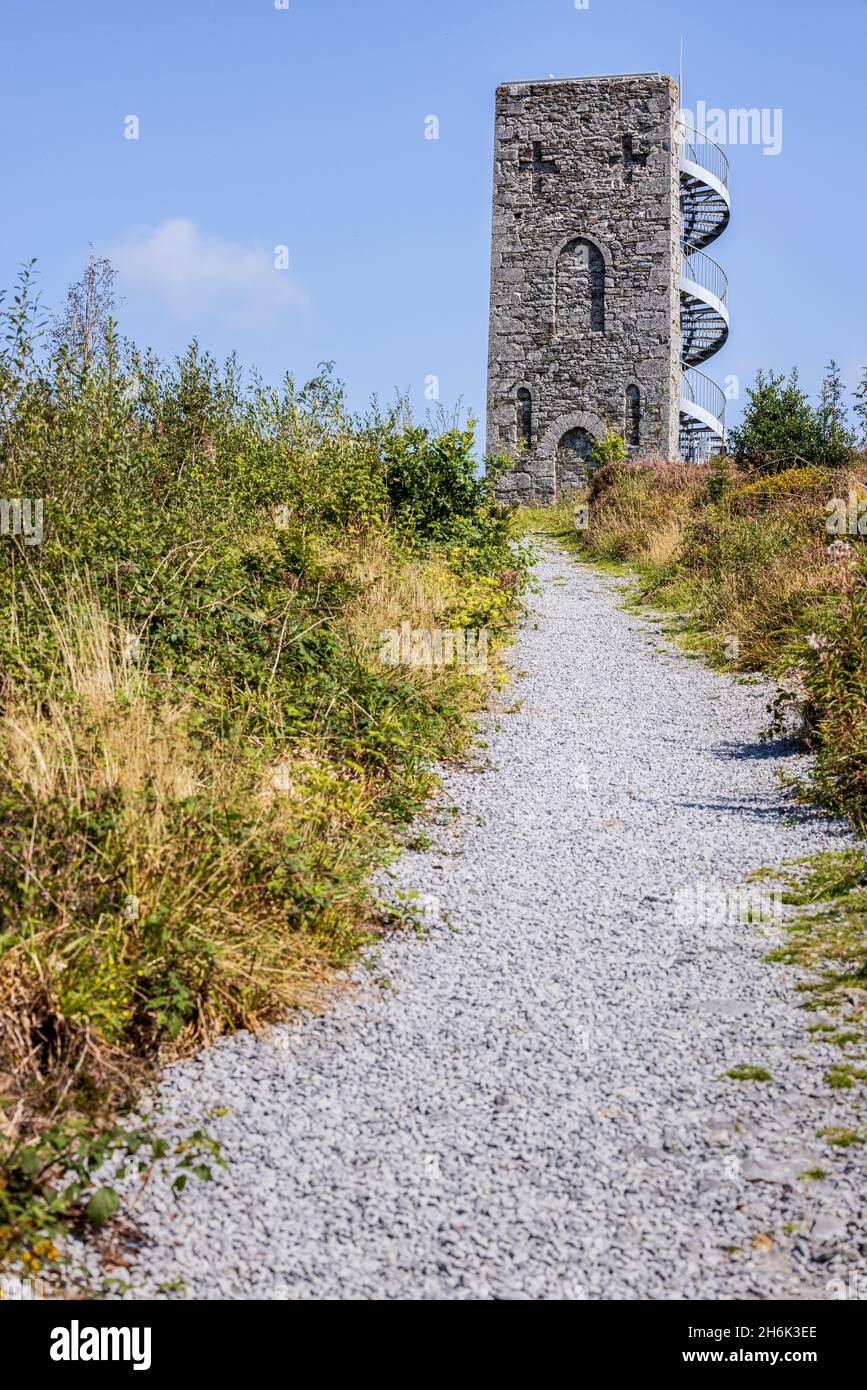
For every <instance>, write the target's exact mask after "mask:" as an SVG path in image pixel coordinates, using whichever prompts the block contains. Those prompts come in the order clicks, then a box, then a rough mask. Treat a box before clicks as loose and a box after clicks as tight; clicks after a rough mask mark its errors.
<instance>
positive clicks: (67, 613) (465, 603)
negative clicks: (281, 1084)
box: [0, 262, 526, 1269]
mask: <svg viewBox="0 0 867 1390" xmlns="http://www.w3.org/2000/svg"><path fill="white" fill-rule="evenodd" d="M29 281H30V275H29V272H28V273H25V275H24V276H23V277H22V281H21V283H20V285H19V287H18V289H17V291H16V292H15V294H14V296H13V299H12V301H11V304H10V306H9V307H8V308H7V309H6V310H5V311H4V317H3V332H2V336H3V337H4V343H3V346H2V349H0V400H2V422H0V495H2V497H3V498H4V499H7V500H9V499H30V501H31V502H33V501H35V500H36V499H39V500H41V503H42V519H41V531H42V534H41V537H39V538H38V539H37V537H36V522H35V515H36V513H35V508H32V507H31V509H30V515H29V521H28V513H27V511H26V510H25V511H24V513H23V515H24V524H22V525H21V526H19V528H18V530H19V534H17V535H16V534H12V532H13V530H14V529H15V528H14V526H13V524H12V513H11V512H10V514H9V518H8V524H7V525H6V526H5V527H4V530H5V532H6V534H4V535H3V536H2V537H0V671H2V687H0V741H2V752H0V917H2V930H0V1156H2V1178H0V1258H2V1256H3V1254H4V1253H5V1254H6V1255H7V1256H8V1257H9V1258H16V1259H20V1258H21V1257H22V1255H23V1258H24V1261H25V1264H28V1267H30V1268H31V1269H35V1268H36V1267H37V1266H38V1265H39V1264H40V1262H42V1263H43V1264H44V1262H45V1260H46V1258H47V1259H49V1260H50V1259H51V1258H53V1257H54V1255H55V1249H54V1246H53V1245H52V1239H53V1237H54V1235H56V1234H57V1232H58V1231H59V1230H62V1229H63V1228H64V1227H65V1226H66V1225H68V1224H69V1222H71V1221H74V1220H77V1219H78V1217H79V1216H80V1214H81V1209H82V1204H83V1203H84V1202H85V1201H86V1200H89V1201H90V1207H89V1214H90V1216H91V1217H93V1218H94V1219H97V1220H103V1219H104V1218H105V1217H106V1216H107V1215H109V1214H110V1213H111V1211H112V1210H113V1208H114V1205H115V1200H114V1198H113V1194H112V1193H111V1192H110V1191H107V1192H106V1191H104V1192H103V1193H102V1194H100V1198H99V1200H98V1201H97V1202H96V1204H95V1205H94V1203H93V1199H92V1197H89V1196H88V1184H87V1176H88V1173H89V1172H90V1171H91V1170H92V1169H94V1168H95V1167H96V1166H97V1165H98V1163H100V1162H102V1161H103V1160H104V1159H105V1158H106V1156H107V1155H111V1154H114V1155H115V1156H116V1157H120V1158H123V1159H131V1161H132V1162H133V1163H139V1164H140V1166H146V1165H145V1158H144V1157H143V1155H146V1159H147V1163H150V1162H151V1161H152V1159H153V1158H154V1157H162V1156H163V1151H162V1149H161V1148H160V1147H159V1146H157V1148H156V1150H154V1148H153V1144H152V1141H151V1140H150V1138H149V1137H148V1136H147V1135H146V1134H144V1133H142V1132H141V1131H139V1130H136V1131H134V1132H130V1133H128V1132H127V1131H125V1130H124V1129H123V1128H122V1127H118V1126H117V1125H115V1123H114V1119H113V1117H114V1116H115V1115H116V1114H117V1113H118V1112H119V1111H120V1112H122V1110H123V1108H124V1107H125V1106H126V1105H127V1104H128V1103H129V1102H130V1101H131V1100H133V1099H134V1098H135V1096H136V1093H137V1090H138V1088H139V1086H140V1084H141V1082H142V1081H143V1080H144V1079H145V1078H146V1077H147V1076H148V1074H149V1073H150V1072H151V1071H152V1070H153V1068H154V1066H155V1065H156V1063H157V1062H159V1061H160V1060H163V1059H166V1058H168V1057H171V1056H174V1055H177V1054H179V1053H182V1052H185V1051H189V1050H190V1049H193V1048H195V1047H197V1046H198V1045H200V1044H201V1043H203V1042H206V1041H208V1040H209V1039H211V1038H213V1037H214V1036H215V1035H217V1034H219V1033H221V1032H224V1031H226V1030H231V1029H235V1028H238V1027H241V1026H245V1027H255V1026H258V1025H260V1024H263V1023H265V1022H266V1021H268V1020H271V1019H276V1018H278V1017H280V1016H282V1015H283V1014H284V1013H285V1010H286V1009H287V1007H289V1006H292V1005H311V1004H315V1002H316V1000H317V999H318V997H319V996H320V994H321V990H322V986H323V985H324V984H327V983H328V982H329V980H330V979H331V978H332V977H333V972H334V970H335V968H336V967H339V966H342V965H345V964H346V963H347V961H349V960H350V959H351V958H352V956H353V953H354V952H355V951H356V950H357V948H358V946H359V944H360V943H362V942H363V941H365V940H368V939H370V936H371V934H375V933H377V932H380V931H382V930H383V928H384V927H386V926H388V925H389V924H392V925H393V924H395V923H396V922H398V923H399V921H400V920H401V918H403V919H404V920H406V921H410V920H411V919H412V906H411V904H407V908H406V912H405V913H403V912H401V911H400V910H397V909H395V908H394V907H393V906H392V907H391V908H385V907H384V906H383V905H381V904H379V903H378V902H377V901H376V900H375V898H374V897H373V895H372V893H371V890H370V887H369V874H370V871H371V869H372V867H373V866H375V865H377V864H380V863H382V862H383V861H385V860H386V859H387V858H388V856H389V854H390V853H392V851H393V849H394V847H395V845H396V844H397V843H399V841H400V839H401V835H402V833H403V832H402V830H401V828H402V827H405V826H406V825H407V824H408V822H409V821H410V820H411V818H412V816H413V813H414V812H415V811H416V809H417V808H418V807H419V805H420V804H421V803H422V801H423V800H424V798H425V797H426V796H428V795H429V794H430V793H431V791H432V789H433V786H434V778H433V774H432V772H431V770H430V768H431V762H432V760H434V759H437V758H448V757H453V756H455V755H458V754H460V753H461V751H462V750H463V749H465V748H466V746H467V744H468V741H469V740H470V738H471V728H472V726H471V722H470V719H469V715H470V714H471V713H472V711H473V710H475V709H477V708H478V707H479V706H480V704H481V703H482V701H483V698H484V695H485V691H486V689H487V687H488V686H489V684H490V682H491V681H492V680H496V679H497V676H496V659H495V651H496V645H497V641H498V639H502V638H503V637H504V636H505V635H506V634H507V632H508V629H509V625H510V623H511V622H512V621H513V619H514V617H515V615H516V612H517V607H518V603H519V595H520V591H521V588H522V584H523V581H524V576H525V570H526V561H525V557H524V555H523V552H522V550H521V548H520V546H518V547H516V546H515V545H514V544H513V543H512V542H511V540H510V530H509V522H508V518H507V516H506V514H505V513H504V512H503V511H502V509H500V508H499V507H498V506H497V505H496V504H495V503H494V502H493V501H492V498H491V495H490V493H489V485H488V484H487V483H486V482H483V481H479V480H478V479H477V477H476V469H475V464H474V461H473V458H472V450H473V435H472V429H471V426H468V427H465V428H462V427H457V426H452V425H449V424H444V425H443V426H442V427H440V428H432V427H429V426H420V425H416V424H414V423H413V422H412V421H411V419H410V418H409V416H408V413H407V411H406V409H405V407H403V406H402V405H399V406H398V407H396V408H394V409H392V410H389V411H386V412H381V411H379V410H378V409H375V408H374V409H373V410H371V412H370V413H369V414H368V415H367V416H366V417H364V418H357V417H355V416H353V415H352V414H351V413H350V412H349V411H348V410H347V407H346V404H345V401H344V398H343V394H342V390H341V387H340V385H339V384H338V383H336V382H335V381H334V379H333V378H332V376H331V373H330V371H329V370H328V369H324V370H323V371H322V373H321V374H320V375H319V376H318V377H317V378H316V379H314V380H312V381H310V382H308V383H307V384H306V385H305V386H304V387H303V388H300V389H299V388H296V386H295V385H294V383H293V381H292V380H291V378H289V377H287V378H286V380H285V381H284V382H283V384H282V386H281V387H280V388H279V389H275V388H273V387H271V386H267V385H265V384H264V383H263V382H261V381H259V380H257V379H256V378H255V377H253V378H252V379H250V380H249V381H247V382H245V380H244V379H243V378H242V373H241V372H240V370H239V368H238V366H237V364H236V363H235V362H234V361H233V360H230V361H228V362H227V363H226V365H225V366H224V367H223V368H221V369H220V368H218V367H217V365H216V364H215V362H214V361H213V360H212V359H211V358H210V357H209V356H208V355H207V354H206V353H203V352H201V351H200V350H199V348H198V346H197V345H196V344H195V343H193V344H192V345H191V347H190V348H189V350H188V351H187V352H186V354H185V355H184V356H183V357H181V358H179V359H178V360H177V361H175V362H174V363H172V364H170V365H166V364H163V363H161V362H158V361H157V360H156V359H155V358H154V357H153V356H152V355H151V354H149V353H142V352H140V351H138V350H137V349H136V348H135V347H134V346H133V345H131V344H129V343H125V342H122V341H120V340H119V339H118V336H117V333H116V329H115V326H114V322H113V319H112V317H111V303H110V297H111V296H110V291H111V271H110V268H109V267H107V266H106V265H105V264H104V263H99V262H92V263H91V265H90V267H89V268H88V273H87V275H86V276H85V279H84V281H83V282H82V284H81V285H80V286H77V287H74V289H73V291H71V293H70V300H69V304H68V305H67V309H66V313H65V315H64V316H61V318H60V319H57V320H55V321H54V322H53V324H47V325H40V322H39V311H38V308H37V306H36V305H35V304H34V300H33V296H32V293H31V289H30V283H29ZM43 326H44V327H45V328H46V329H47V330H48V331H47V332H46V333H45V334H42V333H41V327H43ZM442 629H448V630H452V629H456V630H458V632H459V633H460V634H465V633H467V632H469V634H470V637H471V638H472V639H473V641H470V642H469V643H468V645H469V646H473V650H474V651H475V654H476V656H478V651H479V642H478V633H479V631H480V630H481V631H482V632H483V633H484V637H485V639H486V640H488V639H489V645H488V648H487V656H488V664H487V666H486V665H485V662H484V661H479V660H477V661H476V662H475V663H474V664H473V663H469V662H468V663H466V664H464V665H461V664H459V662H458V661H457V660H454V661H453V662H452V664H437V662H436V661H435V660H434V659H433V658H426V656H425V654H426V653H430V652H431V650H433V651H434V652H436V651H438V650H439V649H440V648H439V647H438V646H437V642H436V635H437V633H441V631H442ZM404 630H405V631H407V632H411V633H412V635H413V642H414V643H416V637H417V634H418V633H419V632H420V633H421V634H422V637H423V638H424V640H420V641H419V642H418V643H416V645H414V647H413V657H412V660H411V662H407V660H406V652H405V650H404V647H403V646H401V644H400V643H399V642H398V644H397V646H395V643H394V641H393V635H394V633H395V632H402V631H404ZM389 634H391V636H389ZM430 634H434V637H433V642H431V640H430V636H429V635H430ZM425 635H427V636H425ZM473 643H474V645H473ZM440 645H441V644H440ZM385 649H388V650H390V651H391V652H392V653H393V652H394V651H395V650H396V651H398V653H399V654H400V653H403V655H402V656H399V658H398V659H396V660H395V658H394V656H393V655H392V656H391V657H389V658H388V659H384V650H385ZM457 649H458V651H460V650H463V648H462V647H461V645H460V643H458V648H457ZM210 1147H211V1146H209V1141H208V1139H207V1135H206V1134H205V1133H202V1134H198V1135H196V1136H193V1137H192V1141H191V1143H190V1146H189V1148H188V1149H187V1150H185V1151H183V1152H182V1153H179V1154H178V1155H176V1156H175V1162H176V1163H177V1165H178V1167H179V1168H180V1169H182V1170H184V1169H188V1168H192V1170H193V1171H194V1172H196V1173H197V1174H198V1176H200V1177H206V1176H207V1171H208V1164H207V1161H206V1159H207V1158H208V1156H209V1148H210ZM203 1155H204V1157H203ZM213 1156H214V1155H213V1152H212V1149H211V1152H210V1157H211V1158H213ZM70 1174H71V1177H70ZM185 1176H186V1174H185V1172H181V1174H180V1181H181V1182H182V1181H183V1180H185Z"/></svg>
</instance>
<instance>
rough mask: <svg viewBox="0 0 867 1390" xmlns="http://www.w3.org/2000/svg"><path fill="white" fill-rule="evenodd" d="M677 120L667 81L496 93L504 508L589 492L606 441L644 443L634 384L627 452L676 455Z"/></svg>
mask: <svg viewBox="0 0 867 1390" xmlns="http://www.w3.org/2000/svg"><path fill="white" fill-rule="evenodd" d="M677 109H678V91H677V84H676V83H675V82H674V80H673V79H672V78H670V77H666V76H664V75H662V74H660V73H642V74H639V75H636V76H618V77H588V78H574V79H568V80H559V79H557V80H551V81H540V82H514V83H508V84H506V85H504V86H501V87H499V88H498V89H497V97H496V133H495V149H494V200H493V238H492V251H491V316H490V341H489V360H488V421H487V452H488V454H489V455H492V454H502V453H507V454H509V455H511V456H512V458H513V459H514V465H513V467H512V468H511V470H510V471H509V472H508V473H507V474H506V475H505V476H504V477H502V478H501V479H500V481H499V482H498V485H497V489H498V493H499V495H500V496H502V497H503V498H504V499H506V500H522V501H529V500H536V501H540V502H551V501H553V500H554V499H555V497H556V496H557V495H558V494H562V492H563V491H564V490H565V489H567V488H569V487H572V486H576V485H578V484H580V482H581V481H582V480H583V479H584V477H586V463H587V457H588V454H589V450H590V448H591V447H592V443H593V441H594V439H599V438H601V437H602V436H603V435H604V434H605V431H606V430H607V429H613V430H615V431H616V432H617V433H618V434H623V435H624V437H625V438H628V437H629V435H630V432H631V431H630V428H629V426H630V424H631V425H632V431H633V432H634V429H635V425H636V415H635V411H634V408H633V411H632V413H630V415H629V416H628V417H627V389H628V388H630V387H632V388H635V387H637V388H638V391H639V398H638V408H637V429H638V442H637V443H632V444H630V445H629V452H630V454H632V455H634V456H636V457H642V458H647V457H654V456H656V457H662V458H675V457H677V443H678V440H677V434H678V396H679V370H680V369H679V359H680V340H679V294H678V282H677V257H678V240H679V218H680V212H679V187H678V168H677V154H676V150H677V145H676V139H675V129H676V118H677ZM528 393H529V396H528ZM631 395H632V397H633V400H634V391H632V392H631Z"/></svg>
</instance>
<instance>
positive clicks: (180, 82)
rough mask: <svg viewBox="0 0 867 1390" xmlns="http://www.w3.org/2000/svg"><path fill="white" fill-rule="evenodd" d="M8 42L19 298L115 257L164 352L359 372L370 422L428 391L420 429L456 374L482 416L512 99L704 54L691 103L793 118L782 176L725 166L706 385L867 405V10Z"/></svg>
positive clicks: (734, 157)
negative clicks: (498, 149) (760, 382)
mask: <svg viewBox="0 0 867 1390" xmlns="http://www.w3.org/2000/svg"><path fill="white" fill-rule="evenodd" d="M582 2H583V0H582ZM278 3H282V0H278ZM3 34H4V40H5V42H4V48H5V52H6V57H7V65H6V66H5V70H4V81H3V84H2V90H0V105H2V116H3V132H4V141H3V145H4V166H5V168H4V195H10V193H11V196H9V197H8V200H7V197H4V202H6V209H5V215H4V218H3V221H2V228H0V283H2V284H4V285H9V284H10V283H11V280H12V278H13V277H14V274H15V272H16V269H17V266H18V265H19V263H20V262H21V261H23V260H25V259H27V258H29V257H30V256H36V257H37V258H38V261H39V266H40V270H41V284H42V291H43V296H44V299H45V301H46V303H47V304H48V305H49V306H51V307H55V306H59V305H60V303H61V301H62V299H63V295H64V291H65V287H66V285H67V284H68V283H69V282H70V281H71V280H73V279H76V278H77V277H78V275H79V274H80V272H81V269H82V266H83V264H84V261H85V260H86V257H87V254H88V244H89V243H93V247H94V250H95V251H97V252H98V253H108V254H109V255H112V256H113V258H114V259H115V260H116V262H117V263H118V264H119V265H120V267H121V274H120V277H119V284H118V288H119V292H120V294H121V295H122V296H124V298H125V305H124V307H123V309H122V311H121V316H120V317H121V327H122V329H123V330H124V331H125V332H126V333H128V334H129V335H130V336H132V337H134V338H135V339H136V340H137V341H139V342H140V343H142V344H143V343H146V342H147V343H150V344H151V345H153V346H154V347H155V348H156V349H157V351H159V352H160V353H162V354H165V355H168V354H172V353H174V352H176V351H179V350H180V349H181V348H182V347H183V346H184V344H185V343H186V342H187V341H188V339H189V338H190V336H192V334H193V333H196V334H197V335H198V337H199V339H200V341H201V342H202V343H203V344H204V345H205V346H207V347H208V348H210V349H211V350H212V351H213V352H215V353H216V354H217V355H218V356H219V357H222V356H224V355H225V354H226V353H227V352H228V351H229V350H230V349H232V348H236V349H237V350H238V352H239V355H240V357H241V359H242V361H244V362H245V363H247V364H255V365H256V366H258V368H259V369H260V370H261V371H262V373H263V374H264V375H265V376H266V377H267V378H269V379H276V378H278V377H279V376H280V375H281V374H282V373H283V372H284V371H285V370H289V371H291V372H293V373H294V374H295V375H296V377H298V378H299V379H306V377H308V376H309V375H311V374H312V373H313V371H314V369H315V367H316V364H317V363H318V362H319V361H321V360H324V359H333V360H334V361H335V362H336V364H337V369H338V372H339V373H340V375H341V376H342V377H343V378H344V379H345V381H346V383H347V386H348V388H349V395H350V400H351V402H352V404H353V405H355V406H356V407H358V408H363V406H364V405H365V404H366V402H367V400H368V399H369V397H370V396H371V395H372V394H373V393H374V392H376V393H378V394H379V395H380V397H381V398H384V399H388V398H390V397H391V396H392V394H393V392H394V390H395V388H401V389H404V388H406V389H408V390H409V392H410V395H411V397H412V399H413V401H414V403H415V405H416V406H417V408H418V410H419V412H420V413H423V412H424V409H425V408H426V403H425V400H424V389H425V380H426V378H428V377H430V376H434V375H435V376H437V377H438V378H439V382H440V394H441V400H442V403H443V405H444V406H445V407H446V408H447V409H451V408H452V407H453V406H454V405H455V403H456V402H457V400H458V399H459V398H462V399H463V401H464V404H465V406H466V407H468V408H472V410H473V411H474V413H475V414H476V415H478V416H479V417H480V418H482V417H483V412H484V397H485V360H486V348H487V307H488V276H489V235H490V192H491V150H492V139H493V97H494V89H495V87H496V85H497V84H498V83H500V82H503V81H508V80H516V79H527V78H533V77H548V76H549V75H554V76H557V77H566V76H581V75H583V74H591V73H601V72H643V71H656V70H660V71H664V72H670V73H672V74H674V75H676V74H677V69H678V61H679V48H680V40H681V37H683V41H684V77H685V84H684V105H685V106H687V107H689V108H691V109H694V108H695V106H696V103H697V102H698V101H699V100H702V101H704V102H705V103H706V104H707V106H708V107H714V106H716V107H722V108H724V109H728V108H730V107H742V106H745V107H753V106H756V107H760V108H769V109H771V110H773V109H774V108H780V109H781V110H782V122H783V125H782V131H783V144H782V150H781V152H780V153H779V154H778V155H776V156H770V157H769V156H766V155H763V153H762V149H761V146H756V145H734V146H730V147H729V148H728V149H727V153H728V155H729V158H730V161H731V168H732V175H731V182H732V199H733V216H732V223H731V225H730V227H729V229H728V230H727V231H726V233H725V235H724V237H723V238H721V239H720V241H719V242H717V244H716V246H715V248H714V251H713V254H714V255H715V256H716V257H717V259H718V260H719V261H720V262H721V263H722V265H723V266H724V267H725V269H726V271H727V272H728V275H729V283H730V305H731V314H732V331H731V336H730V338H729V342H728V344H727V346H726V347H725V348H724V350H723V352H722V353H720V354H719V356H718V357H716V358H715V359H714V360H713V361H712V362H711V363H709V364H708V367H707V370H708V372H709V374H711V375H713V376H714V377H715V378H716V379H717V380H718V381H722V380H723V378H724V377H725V376H727V375H729V374H735V375H736V376H738V377H739V378H740V381H741V395H742V396H743V391H744V388H745V387H746V385H748V384H749V382H750V381H751V380H752V377H753V374H754V372H755V370H756V368H757V367H760V366H765V367H775V368H777V369H779V370H783V369H788V368H789V367H791V366H793V365H797V366H798V367H799V368H800V370H801V373H802V380H803V384H804V385H805V387H806V388H807V389H808V390H810V391H814V390H815V389H816V388H817V386H818V382H819V379H820V377H821V374H822V370H823V367H824V365H825V363H826V362H827V360H828V358H829V357H831V356H832V355H833V356H835V357H836V358H837V359H838V361H839V362H840V364H841V366H842V368H843V371H844V375H845V377H846V379H847V381H848V382H849V383H850V384H854V382H855V378H856V375H857V372H858V370H859V368H860V367H861V366H863V365H864V364H865V362H867V342H865V318H867V315H865V302H867V290H865V276H864V273H863V269H861V270H856V266H857V265H858V264H859V263H860V260H861V258H862V255H863V252H862V247H863V243H864V237H865V230H864V229H865V226H867V173H865V169H864V160H863V151H864V148H865V143H867V142H865V135H867V132H865V117H864V109H863V103H864V90H865V88H864V54H865V53H867V3H865V0H830V2H829V3H826V4H824V5H819V4H815V3H808V0H786V3H783V0H727V3H726V4H724V5H703V6H699V5H696V4H695V3H686V0H589V5H588V7H587V8H586V9H579V8H576V4H575V0H425V2H424V3H419V2H418V0H415V3H413V0H368V3H358V0H354V2H353V0H288V9H278V8H276V7H275V3H274V0H202V2H201V3H194V0H171V3H169V0H147V3H143V4H133V3H117V0H111V2H109V0H83V3H79V4H75V5H73V4H71V3H69V0H64V2H63V3H61V0H41V3H34V0H4V14H3ZM130 115H134V116H137V117H138V120H139V123H140V126H139V138H138V139H137V140H129V139H126V138H125V136H124V121H125V118H126V117H128V116H130ZM429 115H436V116H437V118H438V120H439V123H440V124H439V137H440V138H439V139H438V140H428V139H425V118H426V117H427V116H429ZM281 245H285V246H287V247H288V253H289V268H288V270H276V269H275V268H274V248H275V247H276V246H281ZM736 415H737V406H734V407H733V408H732V409H731V416H730V419H731V418H734V417H736Z"/></svg>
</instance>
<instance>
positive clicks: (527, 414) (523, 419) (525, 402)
mask: <svg viewBox="0 0 867 1390" xmlns="http://www.w3.org/2000/svg"><path fill="white" fill-rule="evenodd" d="M518 443H519V444H523V445H524V447H525V448H526V449H529V448H530V445H531V444H532V443H533V400H532V397H531V396H530V392H529V391H528V390H527V388H526V386H522V387H521V389H520V390H519V392H518Z"/></svg>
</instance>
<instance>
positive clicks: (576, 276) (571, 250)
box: [554, 236, 605, 337]
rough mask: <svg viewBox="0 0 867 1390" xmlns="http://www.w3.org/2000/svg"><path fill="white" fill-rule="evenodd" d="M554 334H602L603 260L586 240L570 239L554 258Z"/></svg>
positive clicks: (578, 237)
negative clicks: (555, 260)
mask: <svg viewBox="0 0 867 1390" xmlns="http://www.w3.org/2000/svg"><path fill="white" fill-rule="evenodd" d="M554 275H555V285H554V298H555V310H554V319H555V331H556V332H557V333H558V334H561V335H564V336H567V337H568V336H576V337H577V336H578V335H579V334H581V333H583V332H586V330H587V329H588V328H590V329H594V330H595V331H596V332H598V333H604V331H605V261H604V260H603V259H602V252H601V251H600V250H599V248H598V246H594V245H593V243H592V241H587V240H586V238H585V237H580V236H576V237H573V238H572V240H571V241H570V242H567V244H566V245H565V246H564V247H563V249H562V251H561V252H560V254H559V255H558V257H557V265H556V268H555V271H554Z"/></svg>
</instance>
